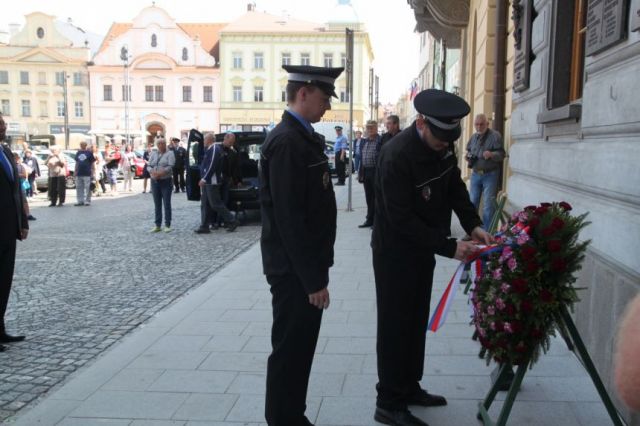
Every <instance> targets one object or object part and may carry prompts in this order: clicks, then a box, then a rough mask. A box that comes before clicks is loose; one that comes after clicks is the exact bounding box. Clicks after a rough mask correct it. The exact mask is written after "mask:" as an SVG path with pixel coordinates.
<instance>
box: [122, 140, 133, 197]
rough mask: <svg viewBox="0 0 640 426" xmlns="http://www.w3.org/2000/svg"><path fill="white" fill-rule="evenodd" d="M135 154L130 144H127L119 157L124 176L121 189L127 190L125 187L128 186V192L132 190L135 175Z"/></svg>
mask: <svg viewBox="0 0 640 426" xmlns="http://www.w3.org/2000/svg"><path fill="white" fill-rule="evenodd" d="M135 158H136V155H135V154H134V153H133V151H132V150H131V145H129V144H127V145H125V148H124V153H123V154H122V157H121V158H120V167H121V168H122V175H123V176H124V182H123V184H124V188H123V191H124V192H126V191H127V187H128V188H129V190H128V191H129V192H132V191H133V188H132V185H133V177H134V176H135V174H136V172H135V162H134V160H135ZM131 166H133V167H134V170H133V171H132V170H131Z"/></svg>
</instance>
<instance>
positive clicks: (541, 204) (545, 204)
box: [540, 203, 551, 208]
mask: <svg viewBox="0 0 640 426" xmlns="http://www.w3.org/2000/svg"><path fill="white" fill-rule="evenodd" d="M540 207H547V208H548V207H551V203H540Z"/></svg>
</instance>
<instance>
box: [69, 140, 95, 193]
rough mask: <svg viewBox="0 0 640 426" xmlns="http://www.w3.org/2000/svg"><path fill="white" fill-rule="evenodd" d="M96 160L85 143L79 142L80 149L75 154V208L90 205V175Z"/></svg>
mask: <svg viewBox="0 0 640 426" xmlns="http://www.w3.org/2000/svg"><path fill="white" fill-rule="evenodd" d="M95 162H96V159H95V158H94V157H93V153H92V152H91V150H88V149H87V143H86V142H80V149H79V150H78V152H77V153H76V169H75V172H74V176H75V178H76V198H77V202H76V203H75V204H74V205H75V206H89V205H91V173H92V172H93V165H94V163H95Z"/></svg>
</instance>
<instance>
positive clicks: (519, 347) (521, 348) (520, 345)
mask: <svg viewBox="0 0 640 426" xmlns="http://www.w3.org/2000/svg"><path fill="white" fill-rule="evenodd" d="M514 349H515V351H516V352H519V353H521V354H522V353H525V352H527V345H525V344H524V342H520V343H518V345H517V346H516V347H515V348H514Z"/></svg>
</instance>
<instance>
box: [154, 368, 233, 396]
mask: <svg viewBox="0 0 640 426" xmlns="http://www.w3.org/2000/svg"><path fill="white" fill-rule="evenodd" d="M237 374H238V373H236V372H231V371H177V370H171V371H166V372H165V373H163V374H162V375H161V376H160V377H159V378H158V379H157V380H156V381H155V382H154V383H153V384H152V385H151V386H150V387H149V390H151V391H163V392H192V393H224V392H225V391H226V390H227V388H228V387H229V385H230V384H231V382H232V381H233V380H234V379H235V378H236V375H237Z"/></svg>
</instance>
